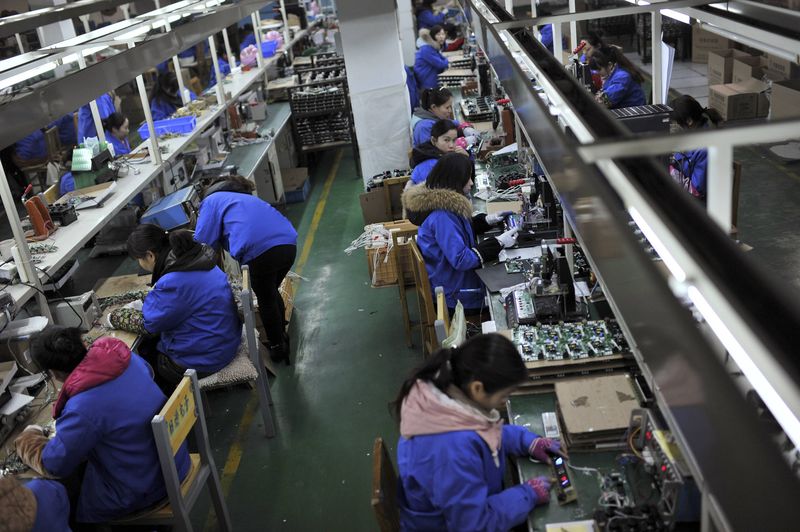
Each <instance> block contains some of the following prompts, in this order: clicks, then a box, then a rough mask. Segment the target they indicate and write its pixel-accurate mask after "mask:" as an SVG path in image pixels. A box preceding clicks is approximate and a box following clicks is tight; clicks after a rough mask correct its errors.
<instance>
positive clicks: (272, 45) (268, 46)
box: [261, 41, 279, 57]
mask: <svg viewBox="0 0 800 532" xmlns="http://www.w3.org/2000/svg"><path fill="white" fill-rule="evenodd" d="M278 44H279V43H278V41H264V42H262V43H261V55H263V56H264V57H272V56H273V55H275V52H276V51H277V50H278Z"/></svg>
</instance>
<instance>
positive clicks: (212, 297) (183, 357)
mask: <svg viewBox="0 0 800 532" xmlns="http://www.w3.org/2000/svg"><path fill="white" fill-rule="evenodd" d="M142 313H143V314H144V328H145V329H146V330H147V332H149V333H151V334H157V333H159V334H160V335H161V338H160V339H159V341H158V350H159V351H160V352H161V353H164V354H165V355H167V356H168V357H170V358H171V359H172V360H174V361H175V362H176V363H177V364H178V365H180V366H182V367H184V368H187V369H195V370H197V371H200V372H205V373H214V372H217V371H219V370H221V369H222V368H224V367H225V366H227V365H228V364H229V363H230V361H231V360H233V357H235V356H236V351H237V349H239V344H240V343H241V338H242V325H241V322H240V321H239V314H238V312H237V310H236V303H235V302H234V300H233V293H232V292H231V287H230V285H229V284H228V278H227V277H226V276H225V273H224V272H223V271H222V270H220V269H219V268H218V267H216V266H214V267H213V268H212V269H210V270H194V271H175V272H169V273H166V274H164V275H163V276H162V277H160V278H159V279H158V281H156V284H155V285H154V286H153V289H152V290H151V291H150V292H149V293H148V294H147V297H145V298H144V306H143V307H142Z"/></svg>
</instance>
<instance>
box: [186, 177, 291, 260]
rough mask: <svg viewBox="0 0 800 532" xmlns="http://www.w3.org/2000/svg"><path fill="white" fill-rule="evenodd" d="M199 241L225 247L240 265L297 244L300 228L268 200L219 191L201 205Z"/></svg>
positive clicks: (196, 236) (195, 237)
mask: <svg viewBox="0 0 800 532" xmlns="http://www.w3.org/2000/svg"><path fill="white" fill-rule="evenodd" d="M194 239H195V240H196V241H197V242H201V243H203V244H207V245H209V246H211V247H213V248H219V247H220V246H222V248H224V249H225V250H227V251H228V253H230V254H231V255H232V256H233V257H234V258H235V259H236V260H237V261H239V264H248V263H249V262H251V261H252V260H253V259H255V258H257V257H258V256H259V255H261V254H262V253H264V252H265V251H267V250H269V249H271V248H273V247H275V246H280V245H297V231H295V229H294V227H292V224H291V222H290V221H289V220H287V219H286V217H285V216H284V215H282V214H281V213H279V212H278V211H277V210H276V209H275V208H274V207H273V206H272V205H270V204H269V203H267V202H266V201H264V200H262V199H260V198H257V197H255V196H252V195H250V194H242V193H240V192H215V193H213V194H211V195H209V196H208V197H207V198H206V199H204V200H203V202H202V203H201V204H200V213H199V214H198V215H197V227H196V228H195V231H194Z"/></svg>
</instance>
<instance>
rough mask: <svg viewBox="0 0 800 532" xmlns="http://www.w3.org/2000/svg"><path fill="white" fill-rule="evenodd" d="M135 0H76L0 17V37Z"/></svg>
mask: <svg viewBox="0 0 800 532" xmlns="http://www.w3.org/2000/svg"><path fill="white" fill-rule="evenodd" d="M134 1H135V0H78V1H77V2H74V3H71V4H66V5H64V6H60V7H44V8H42V9H36V10H34V11H29V12H27V13H20V14H19V15H12V16H10V17H3V18H1V19H0V38H4V37H9V36H11V35H14V34H17V35H19V34H20V33H23V32H26V31H29V30H35V29H36V28H39V27H41V26H45V25H47V24H52V23H53V22H61V21H62V20H69V19H73V18H80V17H81V16H83V15H88V14H91V13H96V12H98V11H100V10H103V9H108V8H110V7H120V6H123V5H125V4H130V3H133V2H134Z"/></svg>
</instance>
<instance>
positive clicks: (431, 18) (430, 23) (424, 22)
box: [417, 9, 447, 30]
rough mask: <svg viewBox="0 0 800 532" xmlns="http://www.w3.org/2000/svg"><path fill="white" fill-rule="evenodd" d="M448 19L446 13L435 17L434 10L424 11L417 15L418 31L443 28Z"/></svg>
mask: <svg viewBox="0 0 800 532" xmlns="http://www.w3.org/2000/svg"><path fill="white" fill-rule="evenodd" d="M446 18H447V15H446V13H440V14H438V15H435V14H434V13H433V10H432V9H423V10H422V11H420V12H418V13H417V29H418V30H421V29H431V28H432V27H434V26H436V25H439V26H441V25H443V24H444V21H445V19H446Z"/></svg>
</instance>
